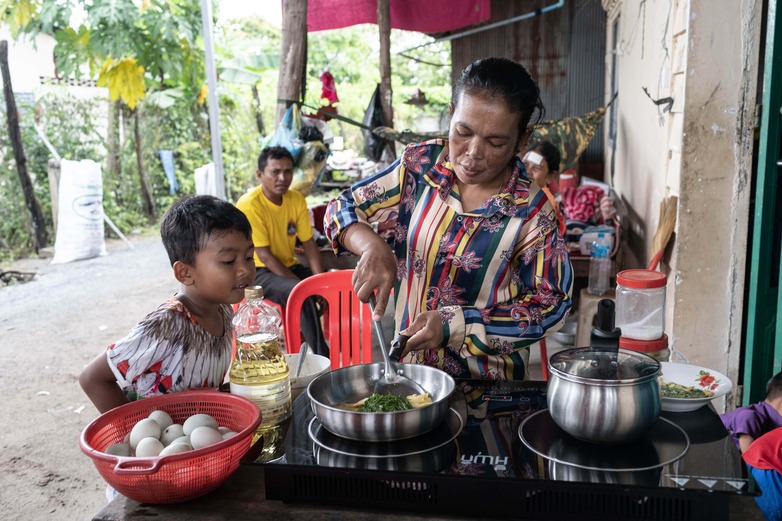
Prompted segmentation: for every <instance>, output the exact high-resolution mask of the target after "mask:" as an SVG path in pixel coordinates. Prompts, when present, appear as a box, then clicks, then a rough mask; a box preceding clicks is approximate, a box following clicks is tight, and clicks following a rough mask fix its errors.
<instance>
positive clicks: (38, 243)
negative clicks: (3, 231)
mask: <svg viewBox="0 0 782 521" xmlns="http://www.w3.org/2000/svg"><path fill="white" fill-rule="evenodd" d="M0 69H2V76H3V94H4V95H5V108H6V114H7V117H8V134H9V138H10V140H11V148H12V149H13V151H14V161H15V162H16V171H17V173H18V174H19V182H20V183H21V185H22V191H23V192H24V202H25V204H26V205H27V211H28V212H30V221H31V222H32V227H33V235H35V251H36V252H38V250H40V249H41V248H43V247H45V246H46V243H47V241H48V237H47V233H46V222H45V221H44V219H43V212H41V206H40V205H39V204H38V199H36V197H35V190H34V189H33V182H32V180H31V179H30V174H28V173H27V158H26V157H25V155H24V147H23V146H22V133H21V131H20V130H19V113H18V112H17V110H16V100H15V99H14V90H13V87H12V85H11V72H10V70H9V69H8V42H7V41H6V40H3V41H1V42H0ZM50 190H57V187H56V186H54V187H50Z"/></svg>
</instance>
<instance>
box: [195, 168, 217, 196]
mask: <svg viewBox="0 0 782 521" xmlns="http://www.w3.org/2000/svg"><path fill="white" fill-rule="evenodd" d="M194 177H195V191H196V195H214V196H216V197H219V196H218V195H217V178H216V176H215V164H214V163H208V164H206V165H204V166H202V167H200V168H196V171H195V175H194Z"/></svg>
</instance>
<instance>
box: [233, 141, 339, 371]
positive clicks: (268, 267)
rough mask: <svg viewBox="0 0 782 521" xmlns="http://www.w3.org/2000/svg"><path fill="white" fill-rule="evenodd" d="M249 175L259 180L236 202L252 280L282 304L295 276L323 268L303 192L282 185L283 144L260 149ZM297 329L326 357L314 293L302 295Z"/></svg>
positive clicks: (287, 172)
mask: <svg viewBox="0 0 782 521" xmlns="http://www.w3.org/2000/svg"><path fill="white" fill-rule="evenodd" d="M255 175H256V176H257V177H258V180H259V181H260V184H259V185H258V186H257V187H255V188H254V189H252V190H251V191H249V192H248V193H246V194H244V195H243V196H242V197H240V198H239V201H237V203H236V206H237V207H238V208H239V209H240V210H241V211H242V212H244V214H245V215H246V216H247V219H249V221H250V224H252V230H253V231H252V240H253V243H254V244H255V267H256V271H255V284H256V285H258V286H263V295H264V297H266V298H268V299H269V300H271V301H273V302H276V303H278V304H280V305H282V306H285V304H286V303H287V302H288V296H289V295H290V293H291V291H292V290H293V288H294V286H296V284H298V282H299V281H300V280H301V279H304V278H307V277H309V276H310V275H313V274H315V273H322V272H323V266H322V264H321V261H320V252H319V250H318V246H317V245H316V244H315V240H314V239H313V232H312V225H311V224H310V215H309V211H308V210H307V202H306V200H305V199H304V196H303V195H301V194H300V193H298V192H291V191H289V190H288V188H290V185H291V182H292V181H293V156H292V155H291V153H290V152H288V150H287V149H286V148H284V147H266V148H264V149H263V150H262V151H261V154H260V155H259V156H258V170H257V171H256V173H255ZM296 239H298V240H299V242H301V245H302V247H303V248H304V256H305V257H306V258H307V263H308V264H309V269H308V268H307V267H306V266H302V265H301V264H299V263H298V262H297V260H296V257H295V256H294V254H293V253H294V248H295V247H296ZM301 332H302V334H303V336H304V340H306V341H307V343H309V345H310V347H311V348H312V350H313V352H314V353H315V354H319V355H323V356H329V348H328V345H326V341H325V340H324V338H323V331H322V330H321V327H320V316H319V314H318V310H317V306H316V305H315V299H314V298H309V299H307V301H306V302H305V303H304V306H303V307H302V311H301Z"/></svg>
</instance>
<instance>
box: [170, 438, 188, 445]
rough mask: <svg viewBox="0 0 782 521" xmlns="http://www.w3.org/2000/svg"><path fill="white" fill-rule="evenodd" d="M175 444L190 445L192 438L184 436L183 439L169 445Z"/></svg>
mask: <svg viewBox="0 0 782 521" xmlns="http://www.w3.org/2000/svg"><path fill="white" fill-rule="evenodd" d="M175 443H187V444H188V445H190V436H182V437H181V438H177V439H175V440H173V441H172V442H171V443H169V445H174V444H175Z"/></svg>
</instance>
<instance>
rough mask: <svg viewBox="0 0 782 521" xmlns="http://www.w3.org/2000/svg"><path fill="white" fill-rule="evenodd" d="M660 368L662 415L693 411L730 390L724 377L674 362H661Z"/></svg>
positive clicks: (697, 367) (729, 383) (690, 365)
mask: <svg viewBox="0 0 782 521" xmlns="http://www.w3.org/2000/svg"><path fill="white" fill-rule="evenodd" d="M660 366H661V371H660V396H661V397H662V409H663V411H669V412H687V411H694V410H696V409H700V408H701V407H703V406H704V405H706V404H707V403H709V402H710V401H711V400H713V399H715V398H719V397H720V396H723V395H725V394H726V393H727V392H728V391H730V390H731V389H732V388H733V384H732V383H731V381H730V379H729V378H728V377H727V376H725V375H723V374H721V373H718V372H717V371H714V370H713V369H707V368H705V367H700V366H697V365H692V364H677V363H674V362H660Z"/></svg>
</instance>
